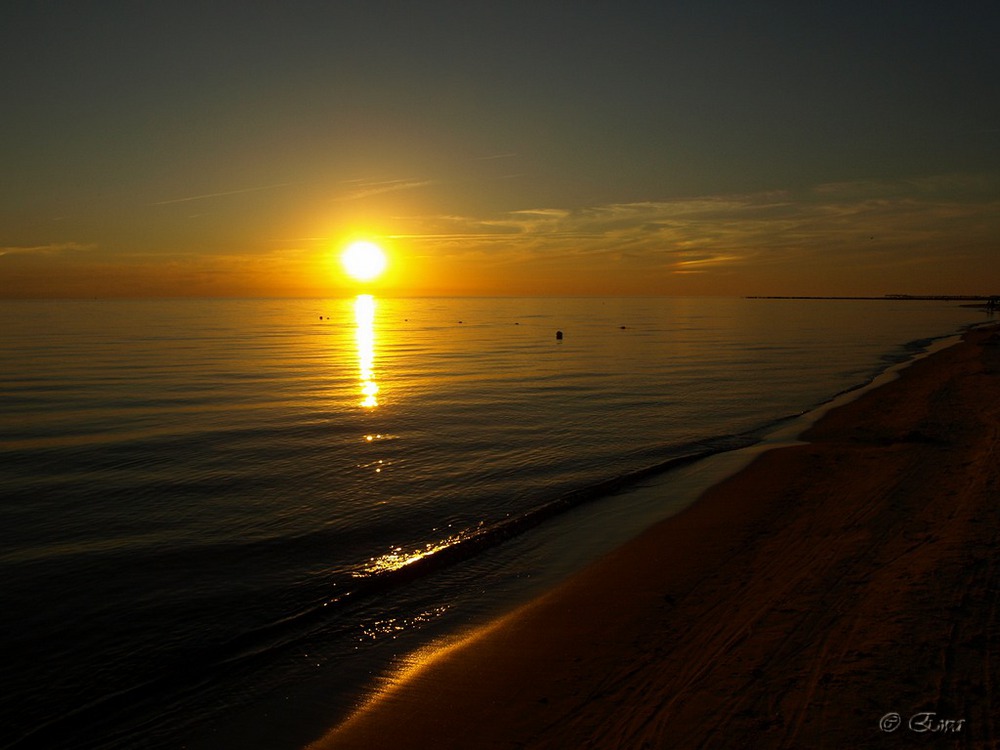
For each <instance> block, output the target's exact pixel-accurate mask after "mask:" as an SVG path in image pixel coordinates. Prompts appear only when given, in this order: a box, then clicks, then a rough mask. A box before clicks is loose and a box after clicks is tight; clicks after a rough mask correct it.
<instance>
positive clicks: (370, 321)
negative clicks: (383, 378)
mask: <svg viewBox="0 0 1000 750" xmlns="http://www.w3.org/2000/svg"><path fill="white" fill-rule="evenodd" d="M354 320H355V322H356V323H357V333H356V336H357V340H358V365H359V367H360V369H361V395H362V399H361V402H360V406H362V407H364V408H366V409H374V408H375V407H376V406H378V383H376V382H375V298H374V297H373V296H372V295H370V294H359V295H358V297H357V299H356V300H354Z"/></svg>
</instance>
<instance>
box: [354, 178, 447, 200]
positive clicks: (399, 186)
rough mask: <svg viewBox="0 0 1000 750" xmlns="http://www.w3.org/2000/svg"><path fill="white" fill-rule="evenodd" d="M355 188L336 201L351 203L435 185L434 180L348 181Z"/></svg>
mask: <svg viewBox="0 0 1000 750" xmlns="http://www.w3.org/2000/svg"><path fill="white" fill-rule="evenodd" d="M347 182H348V183H351V184H354V185H355V187H354V188H352V189H351V190H350V191H349V192H347V193H346V194H344V195H341V196H338V197H337V198H336V199H335V200H338V201H353V200H359V199H361V198H368V197H370V196H372V195H380V194H382V193H393V192H396V191H397V190H416V189H417V188H422V187H426V186H428V185H433V184H435V182H436V181H435V180H414V179H409V180H348V181H347Z"/></svg>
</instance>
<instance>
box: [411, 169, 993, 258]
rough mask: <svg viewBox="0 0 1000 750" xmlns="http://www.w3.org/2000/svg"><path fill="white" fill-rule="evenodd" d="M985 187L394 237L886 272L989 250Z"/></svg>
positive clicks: (923, 183)
mask: <svg viewBox="0 0 1000 750" xmlns="http://www.w3.org/2000/svg"><path fill="white" fill-rule="evenodd" d="M991 184H992V183H990V181H989V180H984V179H983V178H979V177H976V176H963V175H945V176H930V177H926V178H921V179H912V180H899V181H857V182H841V183H829V184H824V185H817V186H814V187H813V188H811V189H807V190H804V191H801V192H799V193H794V194H793V193H791V192H788V191H763V192H758V193H747V194H720V195H708V196H696V197H692V198H682V199H677V200H664V201H637V202H631V203H609V204H604V205H596V206H585V207H576V208H567V207H554V206H541V207H535V208H522V209H518V210H515V211H509V212H506V213H502V214H495V215H492V216H458V215H442V216H432V217H411V218H410V219H405V218H401V221H402V223H403V224H405V225H408V226H407V229H408V230H409V231H408V232H407V233H406V234H401V235H398V236H399V237H405V238H406V239H407V240H408V241H409V242H410V243H413V244H415V245H417V246H422V247H424V248H426V250H425V252H426V253H427V254H437V255H439V256H446V257H450V258H456V259H458V258H462V257H465V256H469V257H472V256H473V255H475V256H476V257H477V258H479V257H481V258H486V259H489V260H490V261H491V262H492V263H494V264H515V263H525V262H534V263H536V264H541V265H551V266H552V267H555V265H556V264H557V263H565V261H567V260H573V259H576V260H577V261H578V263H579V267H580V268H584V267H586V268H589V269H591V271H592V272H593V273H597V274H599V273H601V272H602V269H603V268H610V267H612V266H613V265H615V264H617V266H618V267H620V266H621V264H623V263H628V264H630V267H634V268H635V269H637V270H640V271H642V270H649V271H650V272H663V271H666V272H671V273H692V272H706V273H708V272H713V273H720V272H733V271H736V270H739V269H744V270H746V271H748V272H749V271H751V270H752V271H757V270H762V269H763V268H765V267H770V268H776V267H777V266H782V267H791V266H794V265H799V266H800V267H802V268H806V267H808V266H809V264H811V263H814V262H815V261H819V260H822V261H829V262H835V261H838V262H841V263H842V264H846V265H848V266H849V265H852V264H857V266H858V268H859V269H860V268H861V267H872V268H874V267H876V266H878V267H891V266H892V265H893V264H896V265H899V266H902V265H913V264H915V263H918V262H920V261H918V260H917V259H918V258H921V257H926V258H928V259H933V258H935V257H936V258H938V259H939V261H940V259H941V258H942V257H944V256H948V255H949V253H951V254H952V256H951V257H954V256H955V255H957V254H958V253H960V252H964V250H962V248H968V247H973V246H974V247H977V248H982V247H985V246H986V245H988V244H989V242H990V241H991V240H990V238H991V237H995V236H997V233H998V232H1000V218H998V217H1000V200H998V199H997V198H995V195H996V192H995V190H992V189H987V188H990V187H991ZM977 252H978V251H977ZM928 262H931V261H930V260H928ZM940 262H943V261H940Z"/></svg>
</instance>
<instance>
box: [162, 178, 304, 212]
mask: <svg viewBox="0 0 1000 750" xmlns="http://www.w3.org/2000/svg"><path fill="white" fill-rule="evenodd" d="M286 185H291V183H290V182H278V183H275V184H273V185H259V186H257V187H249V188H240V189H239V190H223V191H222V192H218V193H203V194H201V195H189V196H187V197H185V198H170V199H168V200H165V201H156V202H155V203H150V204H149V205H150V206H167V205H170V204H171V203H187V202H189V201H200V200H205V199H206V198H221V197H223V196H226V195H240V194H241V193H256V192H259V191H261V190H273V189H274V188H279V187H285V186H286Z"/></svg>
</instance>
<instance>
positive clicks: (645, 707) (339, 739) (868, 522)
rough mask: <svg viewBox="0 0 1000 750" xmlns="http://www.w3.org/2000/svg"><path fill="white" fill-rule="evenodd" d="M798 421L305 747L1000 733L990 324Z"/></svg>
mask: <svg viewBox="0 0 1000 750" xmlns="http://www.w3.org/2000/svg"><path fill="white" fill-rule="evenodd" d="M804 437H805V439H806V440H807V441H808V442H807V443H805V444H801V445H794V446H790V447H784V448H778V449H775V450H771V451H767V452H764V453H762V454H761V455H759V456H758V457H757V458H756V459H755V460H754V461H753V462H752V463H751V464H750V465H749V466H748V467H747V468H746V469H744V470H743V471H741V472H739V473H738V474H736V475H734V476H732V477H731V478H729V479H727V480H725V481H724V482H722V483H720V484H719V485H716V486H715V487H713V488H712V489H711V490H709V491H708V492H707V493H705V495H703V496H702V497H701V498H700V499H699V500H698V501H697V502H696V503H695V504H694V505H692V506H691V507H690V508H689V509H687V510H686V511H684V512H682V513H681V514H679V515H677V516H675V517H673V518H671V519H668V520H667V521H664V522H662V523H660V524H658V525H656V526H655V527H653V528H651V529H649V530H648V531H646V532H645V533H644V534H642V535H641V536H640V537H638V538H637V539H635V540H633V541H632V542H630V543H629V544H627V545H625V546H623V547H621V548H620V549H618V550H616V551H614V552H613V553H611V554H610V555H608V556H606V557H605V558H603V559H602V560H600V561H598V562H597V563H596V564H594V565H593V566H591V567H589V568H588V569H587V570H585V571H583V572H582V573H580V574H579V575H577V576H575V577H573V578H572V579H570V580H569V581H568V582H566V583H565V584H564V585H562V586H560V587H558V588H557V589H555V590H553V591H551V592H549V593H548V594H546V595H545V596H542V597H541V598H539V599H537V600H535V601H533V602H531V603H530V604H528V605H526V606H524V607H522V608H521V609H519V610H517V611H516V612H514V613H513V614H511V615H510V616H508V617H506V618H504V619H502V620H500V621H498V622H496V623H493V624H492V625H490V626H489V627H487V628H483V629H482V630H479V631H477V632H475V633H472V634H471V635H469V636H468V637H467V638H465V639H464V640H462V641H461V642H458V643H455V644H452V645H451V646H449V647H447V648H440V649H438V650H436V651H433V652H428V653H426V654H421V655H418V656H417V657H415V658H414V660H413V667H412V668H411V669H409V670H407V671H406V672H405V673H404V674H401V675H400V676H399V679H398V680H396V681H395V682H394V683H393V684H392V685H390V686H388V687H387V688H386V689H385V690H384V691H383V692H382V693H381V694H380V695H378V696H377V697H376V698H375V699H374V700H373V701H372V702H371V703H370V704H369V705H366V706H365V707H363V708H362V709H361V710H359V711H358V712H357V713H356V714H355V715H354V716H352V717H351V718H349V719H348V720H347V721H346V722H344V723H343V724H341V725H340V726H338V727H336V728H334V729H333V730H331V732H330V733H329V734H328V735H327V736H326V737H324V738H323V739H321V740H318V741H317V742H316V743H314V745H312V746H311V747H312V748H313V750H319V749H320V748H358V749H362V748H363V749H364V750H370V749H371V748H381V747H407V748H415V749H417V750H420V749H422V748H436V749H437V750H442V749H443V748H483V749H488V748H630V749H632V748H636V749H638V748H657V749H659V748H702V747H704V748H729V747H733V748H744V747H754V748H846V747H852V748H864V747H879V748H884V747H889V746H892V747H894V748H896V747H911V746H913V747H918V746H919V747H927V746H931V745H932V746H934V747H996V746H998V743H1000V732H998V727H997V723H998V721H1000V711H998V701H997V697H996V691H997V690H998V689H1000V683H998V670H1000V652H998V645H997V644H998V643H1000V639H998V636H1000V625H998V612H997V609H998V607H997V602H998V591H1000V554H998V547H997V542H998V532H1000V346H997V341H996V335H995V334H993V333H992V332H991V331H987V330H978V331H973V332H970V333H968V334H967V335H966V336H965V339H964V341H963V343H961V344H958V345H956V346H953V347H950V348H947V349H944V350H942V351H940V352H937V353H936V354H934V355H932V356H930V357H927V358H925V359H922V360H920V361H918V362H916V363H914V364H913V365H912V366H910V367H909V368H907V369H906V370H904V371H903V373H902V376H901V377H900V378H899V379H898V380H896V381H894V382H891V383H889V384H887V385H884V386H882V387H880V388H877V389H874V390H872V391H870V392H868V393H866V394H864V395H863V396H861V397H860V398H859V399H857V400H855V401H853V402H851V403H849V404H847V405H845V406H842V407H839V408H837V409H834V410H832V411H830V412H829V413H828V414H827V415H826V416H824V417H823V418H822V419H821V420H820V421H819V422H818V423H817V424H816V425H815V426H814V427H813V428H811V429H810V430H809V431H808V433H807V434H806V435H805V436H804ZM896 714H898V717H899V726H896V723H897V722H896V721H895V718H894V715H896ZM884 717H888V718H884ZM890 729H891V730H894V731H892V732H891V734H892V737H887V732H886V730H890ZM932 735H933V736H932Z"/></svg>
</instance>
